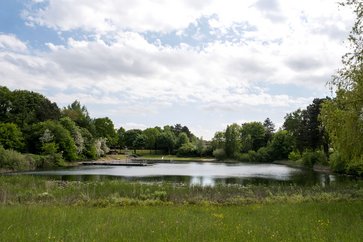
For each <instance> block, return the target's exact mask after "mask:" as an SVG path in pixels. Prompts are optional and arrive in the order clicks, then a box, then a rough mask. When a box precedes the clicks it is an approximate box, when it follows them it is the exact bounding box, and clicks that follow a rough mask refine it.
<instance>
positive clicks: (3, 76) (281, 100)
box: [0, 0, 354, 139]
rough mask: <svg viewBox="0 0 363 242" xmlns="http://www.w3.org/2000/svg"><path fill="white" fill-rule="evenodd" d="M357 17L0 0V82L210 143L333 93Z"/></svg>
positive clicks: (77, 0) (291, 3)
mask: <svg viewBox="0 0 363 242" xmlns="http://www.w3.org/2000/svg"><path fill="white" fill-rule="evenodd" d="M353 20H354V18H353V15H352V13H351V11H350V10H349V9H346V8H342V7H338V5H337V3H336V1H334V0H304V1H297V0H243V1H241V0H223V1H220V0H219V1H218V0H203V1H202V0H172V1H171V0H132V1H130V0H98V1H89V0H1V1H0V85H3V86H7V87H8V88H10V89H11V90H14V89H27V90H33V91H37V92H41V93H42V94H44V95H45V96H47V97H48V98H49V99H51V100H52V101H55V102H57V103H58V105H59V106H60V107H63V106H66V105H68V104H70V103H72V102H73V101H74V100H76V99H77V100H79V101H80V102H81V104H84V105H86V107H87V108H88V110H89V112H90V114H91V116H92V117H105V116H108V117H110V118H111V119H112V120H113V121H114V123H115V126H116V127H120V126H122V127H124V128H126V129H131V128H141V129H143V128H145V127H151V126H164V125H167V124H171V125H173V124H176V123H181V124H182V125H187V126H188V127H189V128H190V129H191V130H192V132H194V133H195V134H196V135H197V136H203V137H204V138H205V139H210V138H211V137H212V136H213V134H214V132H215V131H218V130H223V129H224V128H225V126H226V125H227V124H230V123H234V122H236V123H242V122H247V121H263V120H264V119H265V118H266V117H270V119H271V120H272V121H273V122H274V123H275V124H276V125H277V126H278V125H281V123H282V122H283V117H284V116H285V114H286V113H289V112H291V111H294V110H296V109H297V108H299V107H306V105H308V104H309V103H310V102H311V101H312V99H313V98H314V97H324V96H326V95H330V92H329V90H328V88H327V87H326V82H327V81H328V80H330V78H331V75H332V74H334V73H335V71H336V70H337V68H339V67H340V65H341V64H340V59H341V56H342V55H343V54H344V53H345V52H346V51H347V45H346V43H345V40H346V38H347V35H348V33H349V30H350V28H351V26H352V23H353Z"/></svg>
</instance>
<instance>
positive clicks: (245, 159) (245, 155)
mask: <svg viewBox="0 0 363 242" xmlns="http://www.w3.org/2000/svg"><path fill="white" fill-rule="evenodd" d="M238 161H240V162H251V160H250V156H249V155H248V153H241V154H239V156H238Z"/></svg>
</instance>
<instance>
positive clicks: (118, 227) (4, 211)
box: [0, 175, 363, 242]
mask: <svg viewBox="0 0 363 242" xmlns="http://www.w3.org/2000/svg"><path fill="white" fill-rule="evenodd" d="M0 218H1V219H0V241H349V242H351V241H362V238H363V230H362V229H361V228H362V227H363V186H362V181H361V180H358V181H351V182H348V183H346V184H336V185H331V186H325V187H322V186H293V185H286V184H285V185H283V184H282V185H269V186H266V185H262V184H261V185H248V186H241V185H236V186H234V185H232V186H216V187H199V186H195V187H194V186H192V187H189V186H185V185H183V184H169V183H151V184H150V183H148V184H145V183H136V182H125V181H120V180H104V181H87V182H86V181H84V182H78V181H71V182H66V181H57V180H49V179H47V178H45V177H32V176H20V175H18V176H0Z"/></svg>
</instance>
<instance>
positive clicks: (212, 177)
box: [22, 162, 347, 186]
mask: <svg viewBox="0 0 363 242" xmlns="http://www.w3.org/2000/svg"><path fill="white" fill-rule="evenodd" d="M22 174H31V175H44V176H48V177H52V178H55V179H61V180H77V181H99V180H105V179H121V180H125V181H142V182H171V183H183V184H186V185H190V186H194V185H200V186H215V185H220V184H221V185H222V184H243V185H248V184H264V185H268V184H276V183H283V184H296V185H315V184H319V185H322V186H326V185H329V184H331V183H334V182H341V181H342V180H344V179H347V178H346V177H345V178H344V177H338V176H336V175H331V174H322V173H317V172H313V171H310V170H304V169H297V168H291V167H287V166H284V165H276V164H245V163H240V164H233V165H231V164H223V163H195V162H193V163H175V164H165V163H160V164H155V165H153V166H146V167H131V166H130V167H122V166H109V167H105V166H81V167H76V168H70V169H61V170H59V169H58V170H48V171H35V172H25V173H22Z"/></svg>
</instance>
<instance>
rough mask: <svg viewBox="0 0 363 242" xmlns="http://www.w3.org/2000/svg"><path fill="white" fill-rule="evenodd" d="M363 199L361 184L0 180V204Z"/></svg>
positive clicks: (22, 178)
mask: <svg viewBox="0 0 363 242" xmlns="http://www.w3.org/2000/svg"><path fill="white" fill-rule="evenodd" d="M354 200H363V181H362V180H358V181H347V183H344V184H332V185H329V186H324V187H323V186H319V185H316V186H295V185H286V184H270V185H265V184H261V185H258V184H257V185H246V186H242V185H217V186H215V187H200V186H191V187H190V186H186V185H184V184H172V183H137V182H126V181H121V180H117V179H116V180H104V181H84V182H79V181H57V180H48V179H47V178H45V177H39V176H34V177H33V176H20V175H18V176H0V204H39V203H43V204H50V205H71V206H74V205H82V206H83V205H87V206H95V207H108V206H125V205H157V204H166V205H168V204H206V203H207V204H221V205H238V204H251V203H280V202H288V203H299V202H309V201H354Z"/></svg>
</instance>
